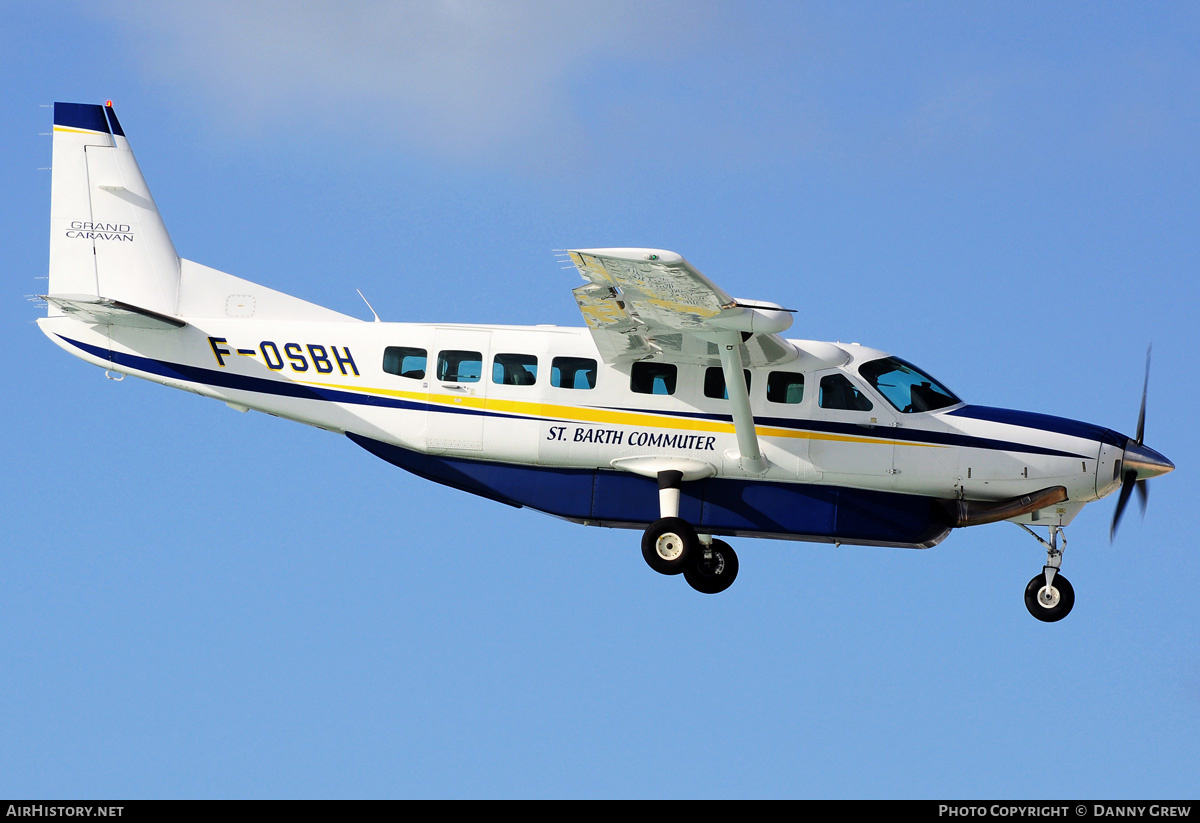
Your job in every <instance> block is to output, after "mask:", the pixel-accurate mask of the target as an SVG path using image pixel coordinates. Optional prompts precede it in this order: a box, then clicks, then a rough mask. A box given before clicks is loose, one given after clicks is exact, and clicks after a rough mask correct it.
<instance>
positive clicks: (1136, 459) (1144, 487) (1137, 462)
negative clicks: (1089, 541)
mask: <svg viewBox="0 0 1200 823" xmlns="http://www.w3.org/2000/svg"><path fill="white" fill-rule="evenodd" d="M1149 387H1150V349H1149V348H1147V349H1146V376H1145V379H1143V381H1142V407H1141V409H1140V410H1139V411H1138V422H1137V435H1136V436H1135V437H1133V438H1131V439H1130V440H1128V441H1127V442H1126V443H1125V454H1124V455H1123V456H1122V458H1121V466H1122V467H1123V472H1122V474H1121V493H1120V494H1119V495H1118V496H1117V508H1116V511H1114V512H1113V519H1112V528H1110V529H1109V532H1108V539H1109V542H1111V541H1112V540H1113V538H1115V537H1116V536H1117V526H1119V525H1120V524H1121V517H1122V515H1124V514H1125V506H1126V504H1128V503H1129V497H1130V496H1131V495H1132V494H1133V492H1134V490H1136V491H1137V495H1138V505H1139V506H1140V507H1141V510H1142V515H1143V516H1145V514H1146V504H1147V503H1149V502H1150V487H1149V484H1148V481H1149V480H1150V478H1151V477H1158V476H1159V475H1160V474H1166V473H1167V472H1169V471H1172V470H1174V468H1175V464H1174V463H1172V462H1171V461H1170V460H1168V459H1167V458H1165V457H1163V456H1162V455H1161V454H1159V453H1158V452H1156V451H1155V450H1154V449H1151V448H1149V447H1147V446H1145V445H1143V442H1142V441H1143V440H1144V438H1145V435H1146V390H1147V389H1148V388H1149Z"/></svg>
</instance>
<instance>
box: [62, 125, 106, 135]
mask: <svg viewBox="0 0 1200 823" xmlns="http://www.w3.org/2000/svg"><path fill="white" fill-rule="evenodd" d="M54 130H55V131H69V132H71V134H103V135H107V134H108V132H106V131H96V130H94V129H69V128H67V127H66V126H55V127H54Z"/></svg>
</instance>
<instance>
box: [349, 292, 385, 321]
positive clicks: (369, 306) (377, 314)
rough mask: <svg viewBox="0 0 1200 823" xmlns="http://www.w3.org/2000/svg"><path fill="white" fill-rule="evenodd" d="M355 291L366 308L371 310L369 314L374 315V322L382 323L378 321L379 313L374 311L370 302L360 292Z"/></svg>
mask: <svg viewBox="0 0 1200 823" xmlns="http://www.w3.org/2000/svg"><path fill="white" fill-rule="evenodd" d="M355 291H356V292H358V296H359V297H361V298H362V301H363V302H364V303H366V304H367V308H368V309H370V310H371V314H373V315H375V322H376V323H382V322H383V321H382V320H380V319H379V312H377V311H375V307H374V306H372V305H371V301H370V300H368V299H367V298H366V296H365V295H363V293H362V291H361V290H359V289H355Z"/></svg>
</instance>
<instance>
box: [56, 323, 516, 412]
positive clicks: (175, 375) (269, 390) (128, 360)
mask: <svg viewBox="0 0 1200 823" xmlns="http://www.w3.org/2000/svg"><path fill="white" fill-rule="evenodd" d="M58 337H59V338H60V339H62V340H65V341H66V342H68V343H70V344H71V345H72V346H76V347H78V348H79V349H82V350H83V351H85V352H87V353H88V354H90V355H92V356H93V357H98V358H100V359H101V360H107V361H108V362H110V363H112V364H113V365H115V366H122V367H125V368H129V369H135V370H137V371H143V372H147V373H148V374H157V375H158V376H160V377H166V378H168V379H170V380H186V381H188V382H191V383H200V384H202V385H205V386H214V387H217V388H223V389H235V390H237V391H248V392H255V393H257V394H271V395H276V396H278V397H295V398H299V399H301V400H321V401H325V402H330V403H347V404H352V405H359V406H382V407H384V408H392V409H405V410H407V411H439V412H446V413H447V414H468V415H481V416H489V417H507V418H512V419H515V420H527V419H529V418H527V417H523V416H521V415H517V414H504V413H502V412H488V411H483V410H481V409H464V408H460V407H454V406H444V405H441V404H436V403H422V402H419V401H416V400H403V399H401V398H398V397H380V396H378V395H373V394H362V393H360V392H353V391H343V390H342V389H330V388H325V387H321V386H305V385H302V384H300V383H293V382H291V381H290V380H271V379H269V378H265V377H251V376H249V375H244V374H234V373H232V372H228V371H220V370H218V369H206V368H202V367H200V366H188V365H185V364H183V363H170V362H167V361H165V360H154V359H152V358H149V357H141V356H139V355H136V354H124V353H122V352H114V351H110V350H108V349H105V348H101V347H99V346H93V345H90V344H88V343H82V342H80V341H78V340H72V339H71V338H69V337H64V336H63V335H61V334H60V335H58Z"/></svg>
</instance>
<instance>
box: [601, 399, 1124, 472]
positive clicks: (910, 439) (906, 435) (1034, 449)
mask: <svg viewBox="0 0 1200 823" xmlns="http://www.w3.org/2000/svg"><path fill="white" fill-rule="evenodd" d="M600 408H611V409H612V410H614V411H629V412H641V413H643V414H656V415H660V416H663V417H687V418H698V419H701V420H714V421H718V422H722V423H732V422H733V415H730V414H712V413H708V412H674V411H672V412H665V411H656V410H653V409H630V408H623V407H619V406H614V407H607V406H605V407H600ZM968 408H971V407H968ZM973 408H982V407H980V406H975V407H973ZM994 411H1004V410H1003V409H995V410H994ZM951 413H953V412H951ZM1012 414H1016V415H1021V414H1025V412H1012ZM1032 416H1035V417H1044V415H1032ZM981 419H987V418H981ZM1047 419H1050V420H1061V418H1047ZM1063 422H1065V423H1072V422H1074V421H1071V420H1064V421H1063ZM754 423H755V425H758V426H771V427H773V428H777V429H789V430H791V431H796V432H821V433H824V434H839V435H847V436H850V437H878V438H880V439H882V440H896V441H899V442H902V443H928V444H930V445H936V446H960V447H963V448H968V449H990V450H993V451H1010V452H1020V453H1023V454H1044V455H1049V456H1051V457H1077V458H1081V459H1088V457H1089V456H1088V455H1083V454H1075V453H1074V452H1065V451H1059V450H1058V449H1048V448H1043V447H1041V446H1032V445H1030V444H1028V443H1017V442H1013V441H1011V440H995V439H992V438H988V437H973V436H971V435H966V434H958V433H956V432H939V431H924V430H921V429H908V428H895V429H893V428H889V427H874V426H867V425H863V424H859V423H841V422H836V421H832V420H808V419H805V418H800V417H759V416H757V415H756V416H755V418H754ZM1076 425H1077V426H1082V427H1086V428H1088V429H1092V430H1095V431H1097V432H1105V431H1107V430H1106V429H1101V428H1099V427H1098V426H1088V424H1087V423H1078V424H1076ZM875 428H880V429H882V430H883V433H880V434H876V433H875V432H874V429H875ZM1033 428H1038V427H1036V426H1035V427H1033ZM1048 431H1055V430H1054V429H1048ZM1061 433H1063V434H1070V433H1071V432H1066V431H1064V432H1061ZM1109 433H1110V434H1111V432H1109ZM1075 436H1076V437H1082V436H1083V435H1078V434H1077V435H1075ZM1090 439H1092V440H1098V439H1099V437H1098V436H1097V437H1092V438H1090Z"/></svg>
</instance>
